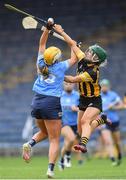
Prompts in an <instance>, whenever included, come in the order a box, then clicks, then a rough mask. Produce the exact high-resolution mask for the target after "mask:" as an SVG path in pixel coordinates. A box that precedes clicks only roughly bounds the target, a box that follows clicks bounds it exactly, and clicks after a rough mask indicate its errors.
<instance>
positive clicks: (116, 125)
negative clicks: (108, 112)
mask: <svg viewBox="0 0 126 180" xmlns="http://www.w3.org/2000/svg"><path fill="white" fill-rule="evenodd" d="M119 125H120V123H119V121H117V122H113V123H112V125H111V126H107V125H106V129H108V130H110V131H111V132H115V131H119Z"/></svg>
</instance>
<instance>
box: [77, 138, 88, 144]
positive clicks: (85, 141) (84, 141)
mask: <svg viewBox="0 0 126 180" xmlns="http://www.w3.org/2000/svg"><path fill="white" fill-rule="evenodd" d="M87 142H88V138H87V137H81V139H80V143H79V144H81V145H83V146H86V144H87Z"/></svg>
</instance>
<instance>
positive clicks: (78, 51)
mask: <svg viewBox="0 0 126 180" xmlns="http://www.w3.org/2000/svg"><path fill="white" fill-rule="evenodd" d="M54 29H55V31H57V32H58V33H59V34H61V35H62V36H63V37H64V39H65V41H66V42H67V43H68V45H69V46H70V47H71V48H72V50H73V51H74V53H75V54H76V56H77V58H78V60H81V59H83V58H84V57H85V54H84V52H83V51H81V49H80V48H79V47H77V43H76V42H75V41H74V40H73V39H71V37H70V36H68V34H66V33H65V32H64V29H63V28H62V27H61V26H60V25H57V24H55V25H54Z"/></svg>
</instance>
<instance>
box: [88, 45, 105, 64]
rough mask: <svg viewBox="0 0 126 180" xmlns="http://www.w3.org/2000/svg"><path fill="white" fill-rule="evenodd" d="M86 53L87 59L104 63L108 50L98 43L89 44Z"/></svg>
mask: <svg viewBox="0 0 126 180" xmlns="http://www.w3.org/2000/svg"><path fill="white" fill-rule="evenodd" d="M85 54H86V55H87V59H89V61H90V62H92V63H98V64H101V63H104V62H105V61H106V57H107V54H106V51H105V50H104V49H103V48H102V47H100V46H98V45H97V44H95V45H92V46H89V48H88V49H87V50H86V52H85ZM88 57H89V58H88Z"/></svg>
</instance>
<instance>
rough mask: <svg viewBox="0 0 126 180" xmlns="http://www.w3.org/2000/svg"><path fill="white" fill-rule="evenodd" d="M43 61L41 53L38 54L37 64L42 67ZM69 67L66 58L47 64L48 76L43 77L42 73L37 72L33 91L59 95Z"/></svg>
mask: <svg viewBox="0 0 126 180" xmlns="http://www.w3.org/2000/svg"><path fill="white" fill-rule="evenodd" d="M44 65H46V64H45V63H44V59H43V55H40V54H39V55H38V58H37V66H38V67H42V66H44ZM46 66H47V65H46ZM68 68H69V62H68V60H66V61H62V62H56V63H54V64H53V65H51V66H48V69H49V77H48V78H47V79H44V77H43V75H42V74H39V73H38V77H37V79H36V81H35V83H34V85H33V91H35V92H36V93H38V94H43V95H48V96H56V97H60V96H61V94H62V89H63V85H62V84H63V80H64V76H65V72H66V70H67V69H68Z"/></svg>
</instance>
